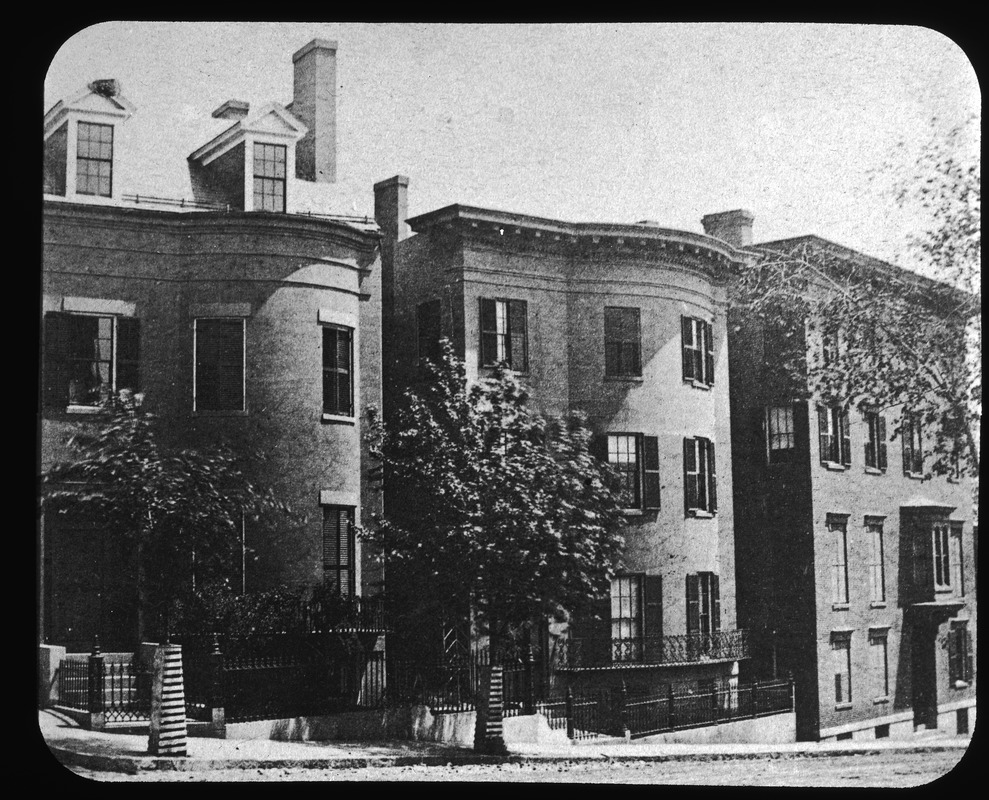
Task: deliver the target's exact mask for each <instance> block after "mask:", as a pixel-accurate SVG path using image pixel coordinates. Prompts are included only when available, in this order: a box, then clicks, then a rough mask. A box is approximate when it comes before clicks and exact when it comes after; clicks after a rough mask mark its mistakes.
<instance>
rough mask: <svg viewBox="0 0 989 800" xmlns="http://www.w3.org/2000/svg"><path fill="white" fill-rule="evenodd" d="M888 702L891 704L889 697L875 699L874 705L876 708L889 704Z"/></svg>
mask: <svg viewBox="0 0 989 800" xmlns="http://www.w3.org/2000/svg"><path fill="white" fill-rule="evenodd" d="M888 702H889V695H886V697H877V698H875V699H874V700H873V701H872V705H874V706H881V705H883V704H884V703H888Z"/></svg>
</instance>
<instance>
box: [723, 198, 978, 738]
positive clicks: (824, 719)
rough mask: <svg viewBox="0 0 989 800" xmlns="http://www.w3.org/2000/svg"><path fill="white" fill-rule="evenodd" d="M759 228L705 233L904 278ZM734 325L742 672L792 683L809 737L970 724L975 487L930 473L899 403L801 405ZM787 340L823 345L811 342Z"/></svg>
mask: <svg viewBox="0 0 989 800" xmlns="http://www.w3.org/2000/svg"><path fill="white" fill-rule="evenodd" d="M752 221H753V220H752V215H751V214H749V213H748V212H743V211H736V212H727V213H726V214H721V215H712V216H711V217H706V218H705V220H704V225H705V229H706V230H707V231H708V232H709V233H711V234H712V235H715V236H719V237H720V238H723V239H726V240H727V241H729V242H731V243H733V244H734V245H735V246H737V247H739V248H745V249H747V250H748V251H749V252H750V253H752V254H753V255H754V256H756V257H759V256H760V254H773V253H778V252H785V251H787V250H788V249H789V248H791V247H792V246H793V245H794V244H797V243H800V244H805V245H806V246H807V247H808V251H807V252H809V253H810V254H812V255H811V258H816V259H819V262H820V268H821V269H828V266H827V264H833V263H835V259H837V260H838V262H841V261H845V262H849V263H850V262H855V263H856V264H858V265H863V264H864V265H866V266H868V267H869V268H870V269H873V270H876V271H877V274H880V275H882V274H884V272H885V271H887V270H896V271H897V272H899V273H900V274H901V275H902V274H903V273H902V271H900V270H898V268H897V267H895V266H893V265H890V264H886V263H884V262H880V261H878V260H875V259H870V258H868V257H866V256H863V255H862V254H860V253H856V252H855V251H852V250H849V249H847V248H844V247H841V246H839V245H835V244H833V243H831V242H828V241H826V240H824V239H820V238H818V237H813V236H812V237H803V238H802V239H800V240H786V241H779V242H767V243H762V244H760V245H758V246H755V247H753V246H752ZM917 280H920V279H919V278H917ZM808 286H809V289H808V290H809V291H811V292H815V291H820V290H821V287H819V286H816V285H815V284H814V283H813V282H811V283H809V284H808ZM729 325H730V326H731V337H730V347H729V371H730V376H731V420H732V423H731V424H732V458H733V476H734V489H735V492H734V506H735V515H734V518H735V519H734V521H735V542H736V567H737V597H738V619H739V625H741V626H742V627H745V628H747V629H748V630H749V635H750V637H751V652H752V659H751V660H750V661H749V662H747V663H745V664H743V667H742V673H743V677H752V678H760V679H761V678H768V677H774V676H776V675H780V674H786V673H792V674H793V676H794V678H795V680H796V692H795V693H796V711H797V734H798V737H799V738H801V739H805V740H816V739H822V740H830V739H842V738H846V739H847V738H855V739H859V738H873V737H875V738H881V737H885V736H898V735H904V734H908V733H912V732H913V731H914V730H915V728H931V727H935V726H936V727H940V728H942V729H947V730H949V731H952V732H954V731H955V730H959V731H963V730H970V729H971V726H972V725H973V724H974V717H975V680H974V673H973V669H972V664H973V661H974V659H973V657H972V656H973V653H974V651H975V632H976V608H975V580H974V547H975V541H974V537H973V523H974V522H975V520H974V519H973V514H972V493H971V486H970V482H969V481H968V480H955V479H952V478H949V477H934V478H925V477H924V467H923V449H924V440H923V437H922V436H921V434H920V432H919V430H914V431H913V434H911V432H910V429H909V428H908V429H907V430H906V431H905V433H904V435H899V436H895V437H894V436H893V432H894V431H895V430H897V429H898V428H899V425H900V417H901V414H902V413H903V409H902V408H901V407H894V408H888V409H877V410H876V412H874V413H869V414H861V413H859V412H858V411H857V410H855V409H849V410H843V409H841V408H833V407H825V406H822V405H820V401H819V399H818V398H815V397H813V396H812V397H810V399H805V400H794V396H798V395H800V394H801V392H799V391H798V392H794V390H793V386H792V384H790V383H788V381H787V379H786V378H785V377H782V376H781V373H780V371H779V370H778V369H776V367H778V362H779V360H780V353H782V352H783V351H784V350H785V349H786V346H785V345H784V344H783V343H782V342H781V341H780V337H779V333H778V332H777V331H774V330H772V329H767V327H766V326H765V325H763V324H760V323H759V322H758V320H757V319H756V318H754V317H753V316H752V315H745V314H743V313H742V312H739V311H736V310H733V311H732V313H731V314H730V316H729ZM793 346H794V347H796V348H797V349H798V351H799V352H800V353H804V352H807V348H813V347H822V346H824V343H823V342H822V341H821V340H820V338H819V336H818V335H817V334H808V335H806V336H805V337H804V339H803V340H801V341H799V342H794V343H793ZM959 346H960V347H962V346H963V345H962V344H961V342H960V343H959ZM806 388H807V387H806V386H805V387H803V390H804V391H803V392H802V394H803V395H804V396H806V394H807V392H806Z"/></svg>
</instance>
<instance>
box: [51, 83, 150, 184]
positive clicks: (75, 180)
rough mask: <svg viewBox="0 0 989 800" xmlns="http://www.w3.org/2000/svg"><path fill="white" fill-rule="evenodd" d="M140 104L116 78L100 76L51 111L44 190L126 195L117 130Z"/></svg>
mask: <svg viewBox="0 0 989 800" xmlns="http://www.w3.org/2000/svg"><path fill="white" fill-rule="evenodd" d="M134 111H135V108H134V105H133V104H132V103H131V102H130V101H129V100H127V98H125V97H124V96H123V95H122V94H121V92H120V84H119V83H118V82H117V81H116V80H113V79H103V80H96V81H93V82H92V83H90V84H89V85H88V86H87V87H86V88H85V89H83V90H81V91H79V92H77V93H76V94H75V95H73V96H72V97H69V98H66V99H65V100H60V101H59V102H58V103H56V104H55V105H54V106H53V107H52V108H51V109H50V110H49V111H48V113H47V114H45V167H44V193H45V194H49V195H57V196H60V197H65V198H67V199H70V200H75V201H81V202H107V201H109V200H119V199H120V187H119V185H118V184H119V181H116V180H115V179H114V177H115V176H114V173H115V168H116V163H117V161H116V159H118V158H119V153H118V151H117V150H118V148H117V142H118V138H119V137H118V136H117V130H118V128H119V126H120V125H122V124H123V123H124V122H126V121H127V120H128V119H129V118H130V116H131V115H132V114H133V113H134Z"/></svg>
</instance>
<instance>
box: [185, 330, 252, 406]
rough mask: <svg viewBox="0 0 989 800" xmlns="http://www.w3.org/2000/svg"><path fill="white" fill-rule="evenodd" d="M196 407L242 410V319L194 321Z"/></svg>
mask: <svg viewBox="0 0 989 800" xmlns="http://www.w3.org/2000/svg"><path fill="white" fill-rule="evenodd" d="M196 408H197V410H200V411H241V410H243V408H244V322H243V320H240V319H199V320H197V321H196Z"/></svg>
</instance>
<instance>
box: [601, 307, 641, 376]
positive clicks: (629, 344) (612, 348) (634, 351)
mask: <svg viewBox="0 0 989 800" xmlns="http://www.w3.org/2000/svg"><path fill="white" fill-rule="evenodd" d="M640 350H641V348H640V334H639V309H637V308H617V307H608V308H605V309H604V374H605V375H606V376H607V377H614V378H620V377H635V376H639V375H641V374H642V365H641V363H640V356H641V353H640Z"/></svg>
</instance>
